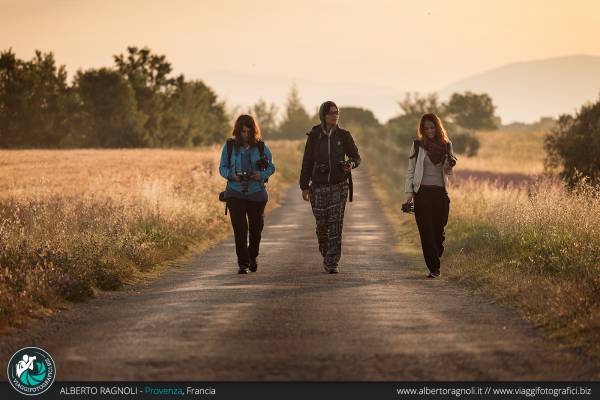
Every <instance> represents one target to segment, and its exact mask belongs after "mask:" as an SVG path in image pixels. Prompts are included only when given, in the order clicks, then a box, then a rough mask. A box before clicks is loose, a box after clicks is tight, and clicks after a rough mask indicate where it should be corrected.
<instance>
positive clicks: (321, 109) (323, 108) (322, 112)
mask: <svg viewBox="0 0 600 400" xmlns="http://www.w3.org/2000/svg"><path fill="white" fill-rule="evenodd" d="M332 106H333V107H335V108H336V109H338V110H339V109H340V108H339V107H338V106H337V104H335V103H334V102H333V101H331V100H328V101H326V102H325V103H323V104H321V107H319V119H320V120H321V122H322V123H324V122H325V114H327V113H328V112H329V109H330V108H331V107H332Z"/></svg>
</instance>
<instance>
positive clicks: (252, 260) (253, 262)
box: [250, 258, 258, 272]
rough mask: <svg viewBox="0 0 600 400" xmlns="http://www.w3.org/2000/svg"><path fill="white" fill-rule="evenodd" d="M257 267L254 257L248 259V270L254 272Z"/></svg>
mask: <svg viewBox="0 0 600 400" xmlns="http://www.w3.org/2000/svg"><path fill="white" fill-rule="evenodd" d="M257 269H258V264H257V263H256V258H252V259H250V272H256V270H257Z"/></svg>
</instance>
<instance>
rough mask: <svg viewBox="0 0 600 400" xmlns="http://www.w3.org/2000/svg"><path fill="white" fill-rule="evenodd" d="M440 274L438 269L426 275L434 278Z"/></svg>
mask: <svg viewBox="0 0 600 400" xmlns="http://www.w3.org/2000/svg"><path fill="white" fill-rule="evenodd" d="M440 275H441V273H440V271H437V272H430V273H429V275H427V277H428V278H431V279H434V278H439V277H440Z"/></svg>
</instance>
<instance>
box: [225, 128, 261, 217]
mask: <svg viewBox="0 0 600 400" xmlns="http://www.w3.org/2000/svg"><path fill="white" fill-rule="evenodd" d="M234 144H235V139H234V138H229V139H227V143H226V147H227V166H228V168H231V154H232V153H233V145H234ZM256 146H257V147H258V152H259V154H260V158H265V142H263V141H262V140H259V141H258V142H256ZM268 181H269V178H267V179H265V182H264V183H267V182H268ZM219 200H220V201H222V202H224V203H225V215H227V208H228V207H227V199H226V198H225V192H224V191H223V192H221V193H219Z"/></svg>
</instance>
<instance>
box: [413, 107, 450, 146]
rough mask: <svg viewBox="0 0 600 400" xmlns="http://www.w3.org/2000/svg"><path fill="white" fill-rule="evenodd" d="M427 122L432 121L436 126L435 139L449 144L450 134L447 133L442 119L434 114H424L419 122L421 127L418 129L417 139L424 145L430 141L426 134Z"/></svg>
mask: <svg viewBox="0 0 600 400" xmlns="http://www.w3.org/2000/svg"><path fill="white" fill-rule="evenodd" d="M425 121H431V122H432V123H433V124H434V125H435V130H436V131H437V134H436V137H435V139H436V141H437V142H439V143H444V144H446V143H448V142H449V139H448V133H447V132H446V129H445V128H444V124H443V123H442V120H441V119H440V117H438V116H437V115H435V114H434V113H427V114H423V116H422V117H421V120H420V121H419V126H418V128H417V137H418V138H419V140H420V141H421V142H422V143H425V141H426V140H427V139H428V138H427V135H425V133H424V131H425Z"/></svg>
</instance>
